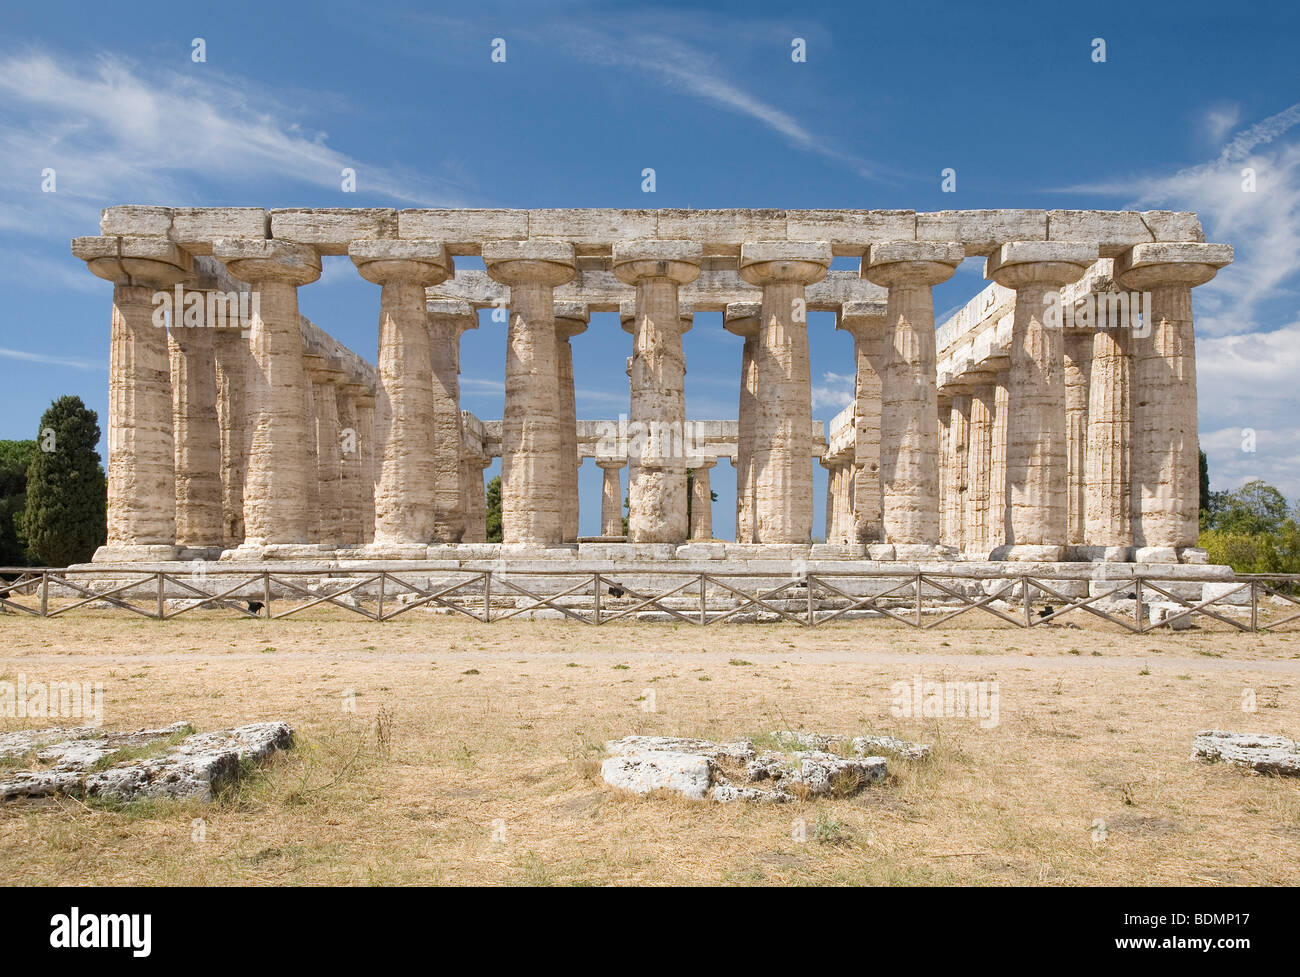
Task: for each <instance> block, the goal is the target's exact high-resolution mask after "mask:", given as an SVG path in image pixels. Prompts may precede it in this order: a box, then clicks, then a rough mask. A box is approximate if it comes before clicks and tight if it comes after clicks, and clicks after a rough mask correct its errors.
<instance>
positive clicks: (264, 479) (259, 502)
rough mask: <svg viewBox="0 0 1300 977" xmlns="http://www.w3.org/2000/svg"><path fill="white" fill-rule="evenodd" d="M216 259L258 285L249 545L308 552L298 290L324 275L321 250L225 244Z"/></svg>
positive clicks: (247, 490) (247, 476)
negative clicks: (295, 548) (299, 549)
mask: <svg viewBox="0 0 1300 977" xmlns="http://www.w3.org/2000/svg"><path fill="white" fill-rule="evenodd" d="M212 249H213V254H214V255H216V257H217V258H219V259H220V260H221V261H222V262H224V263H225V265H226V270H227V271H229V272H230V274H231V275H232V276H233V277H235V278H238V279H239V280H240V281H245V282H248V283H250V284H251V285H252V286H253V298H254V299H256V300H257V306H256V307H257V310H256V311H255V312H254V314H253V322H252V327H251V329H250V331H249V339H248V341H249V348H250V349H251V350H252V354H253V363H252V364H250V366H251V367H252V369H251V370H250V371H249V374H248V375H247V376H246V379H247V381H248V383H247V385H246V387H245V398H246V400H245V404H246V408H247V411H248V419H249V440H248V459H247V466H246V469H245V473H244V542H243V544H242V548H244V549H246V550H247V551H250V555H260V556H272V555H294V551H293V550H287V551H283V552H282V553H275V552H273V551H272V552H268V551H267V550H266V549H265V548H267V547H272V546H290V547H294V546H302V545H303V544H306V543H307V542H308V539H309V525H310V520H311V516H312V514H311V512H310V511H309V510H308V509H307V507H306V506H305V505H304V504H303V503H304V500H305V499H308V497H309V489H310V485H311V484H312V483H313V482H314V481H315V472H314V471H311V472H309V471H308V466H307V459H308V452H307V418H306V417H305V416H304V413H303V409H304V401H305V399H306V398H305V393H304V391H305V390H306V389H307V377H306V375H305V373H304V371H303V346H302V324H301V322H300V321H299V314H298V288H299V287H300V286H302V285H306V284H309V283H310V282H314V281H315V280H316V279H317V278H319V277H320V256H319V255H318V254H317V253H316V251H315V250H314V249H313V248H310V247H308V246H306V245H302V244H291V243H289V242H287V241H275V240H255V239H244V238H218V239H217V240H216V241H215V242H214V243H213V246H212Z"/></svg>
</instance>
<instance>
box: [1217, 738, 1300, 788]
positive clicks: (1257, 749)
mask: <svg viewBox="0 0 1300 977" xmlns="http://www.w3.org/2000/svg"><path fill="white" fill-rule="evenodd" d="M1192 756H1193V757H1194V758H1197V759H1201V760H1204V761H1206V762H1208V763H1213V762H1215V761H1219V760H1222V761H1224V762H1227V763H1231V764H1233V765H1235V766H1238V767H1247V768H1249V769H1251V770H1253V771H1255V772H1256V773H1265V774H1275V775H1278V776H1284V777H1300V743H1296V742H1295V741H1294V740H1289V739H1287V738H1286V737H1285V736H1274V735H1270V734H1268V733H1229V732H1225V731H1223V730H1220V729H1203V730H1201V731H1200V732H1198V733H1197V734H1196V738H1195V740H1194V741H1193V746H1192Z"/></svg>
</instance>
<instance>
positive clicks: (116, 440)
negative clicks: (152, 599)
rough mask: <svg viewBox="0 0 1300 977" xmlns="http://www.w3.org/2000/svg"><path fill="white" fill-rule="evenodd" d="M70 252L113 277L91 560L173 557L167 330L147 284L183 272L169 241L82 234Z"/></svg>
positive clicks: (165, 282)
mask: <svg viewBox="0 0 1300 977" xmlns="http://www.w3.org/2000/svg"><path fill="white" fill-rule="evenodd" d="M72 253H73V254H75V255H76V256H77V257H78V258H81V259H82V260H83V261H85V262H86V263H87V265H88V266H89V268H90V270H91V272H92V273H93V274H95V275H98V276H99V277H100V278H104V279H107V280H108V281H111V282H112V283H113V318H112V339H111V345H110V350H109V385H108V541H107V545H106V546H103V547H101V548H100V550H99V551H98V552H97V553H96V554H95V559H96V560H102V561H111V560H114V559H127V560H131V559H136V560H138V559H149V558H152V559H162V560H167V559H174V558H175V557H176V556H177V555H178V552H179V551H178V550H177V548H176V484H175V471H176V467H175V466H176V456H175V442H174V435H173V433H172V394H171V368H170V365H169V363H168V360H167V334H166V332H165V330H164V329H162V328H160V327H159V325H157V324H155V323H154V321H153V317H154V308H155V306H154V302H153V295H154V292H155V291H156V290H158V289H162V288H171V287H172V286H173V285H175V284H177V283H178V282H180V281H183V280H184V279H185V278H187V277H188V276H189V274H190V267H191V266H190V258H189V255H188V254H186V253H185V252H184V251H182V250H181V249H179V248H178V247H176V246H175V245H174V244H172V243H171V242H169V241H165V240H161V239H157V240H156V239H152V238H130V237H128V238H117V237H82V238H76V239H75V240H74V241H73V242H72Z"/></svg>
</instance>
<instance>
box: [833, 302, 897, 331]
mask: <svg viewBox="0 0 1300 977" xmlns="http://www.w3.org/2000/svg"><path fill="white" fill-rule="evenodd" d="M888 325H889V316H888V313H887V307H886V306H885V305H883V304H882V303H880V302H845V303H844V304H843V305H841V306H840V310H839V314H838V315H836V316H835V328H836V329H842V330H843V331H844V332H847V333H849V334H850V335H852V336H854V337H857V336H859V335H861V334H863V333H867V332H877V331H880V332H883V331H884V330H885V329H886V328H887V327H888Z"/></svg>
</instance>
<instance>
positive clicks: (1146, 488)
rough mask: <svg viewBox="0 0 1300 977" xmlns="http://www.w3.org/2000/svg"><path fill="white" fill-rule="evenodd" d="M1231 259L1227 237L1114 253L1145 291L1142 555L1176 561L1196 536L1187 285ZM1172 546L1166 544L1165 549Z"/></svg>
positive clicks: (1140, 369)
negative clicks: (1222, 241)
mask: <svg viewBox="0 0 1300 977" xmlns="http://www.w3.org/2000/svg"><path fill="white" fill-rule="evenodd" d="M1231 262H1232V248H1231V247H1229V246H1228V245H1226V244H1138V245H1134V246H1133V247H1132V248H1131V249H1130V250H1128V251H1126V252H1125V253H1124V254H1122V255H1120V257H1119V258H1117V259H1116V260H1115V277H1116V279H1117V280H1118V281H1119V283H1120V284H1121V285H1122V286H1123V287H1124V288H1127V289H1133V290H1137V291H1142V292H1149V293H1150V303H1149V305H1148V304H1147V303H1145V302H1144V303H1143V304H1144V306H1145V308H1146V311H1145V312H1144V315H1143V322H1142V328H1141V330H1139V331H1135V332H1134V334H1133V336H1132V347H1131V352H1132V374H1131V378H1132V388H1131V389H1132V393H1131V396H1130V401H1129V406H1130V411H1131V418H1132V420H1131V423H1130V431H1131V454H1130V462H1129V463H1130V466H1131V472H1132V484H1133V504H1132V510H1131V511H1132V518H1133V535H1134V538H1135V542H1136V544H1137V546H1138V548H1139V550H1138V552H1137V553H1135V554H1134V559H1136V560H1139V561H1141V562H1174V561H1176V560H1177V559H1179V558H1180V556H1181V554H1179V553H1178V550H1180V549H1184V548H1188V547H1194V546H1195V545H1196V540H1197V535H1198V533H1197V529H1198V507H1199V498H1200V477H1199V469H1198V447H1199V444H1198V439H1197V434H1196V339H1195V334H1194V331H1193V328H1192V289H1193V288H1194V287H1195V286H1197V285H1203V284H1204V283H1205V282H1208V281H1209V280H1210V279H1211V278H1213V277H1214V276H1215V274H1216V273H1217V272H1218V270H1219V269H1220V268H1222V267H1224V266H1225V265H1228V264H1230V263H1231ZM1171 551H1172V552H1171Z"/></svg>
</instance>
